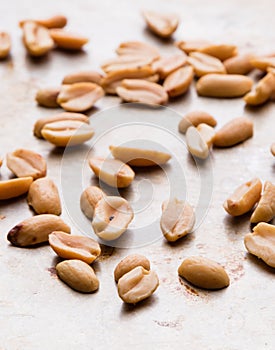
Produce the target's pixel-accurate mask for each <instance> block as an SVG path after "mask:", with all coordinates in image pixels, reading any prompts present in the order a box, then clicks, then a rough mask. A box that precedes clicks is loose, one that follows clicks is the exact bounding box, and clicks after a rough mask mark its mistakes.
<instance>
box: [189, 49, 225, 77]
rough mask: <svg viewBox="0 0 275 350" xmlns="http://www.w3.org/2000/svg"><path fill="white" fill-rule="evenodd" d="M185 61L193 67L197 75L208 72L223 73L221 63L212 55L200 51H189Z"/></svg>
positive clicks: (200, 75) (223, 69)
mask: <svg viewBox="0 0 275 350" xmlns="http://www.w3.org/2000/svg"><path fill="white" fill-rule="evenodd" d="M187 62H188V63H189V64H191V65H192V66H193V68H194V71H195V74H196V75H197V76H198V77H202V76H203V75H206V74H210V73H217V74H225V73H226V70H225V68H224V65H223V63H222V62H221V61H220V60H219V59H218V58H215V57H213V56H210V55H207V54H205V53H201V52H191V53H190V54H189V56H188V57H187Z"/></svg>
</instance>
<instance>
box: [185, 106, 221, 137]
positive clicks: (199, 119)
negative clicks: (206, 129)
mask: <svg viewBox="0 0 275 350" xmlns="http://www.w3.org/2000/svg"><path fill="white" fill-rule="evenodd" d="M202 123H204V124H207V125H209V126H212V127H215V126H216V125H217V121H216V119H215V118H214V117H212V115H210V114H208V113H206V112H203V111H193V112H189V113H187V114H186V115H185V116H184V117H183V118H182V119H181V121H180V123H179V132H181V133H182V134H185V133H186V131H187V129H188V128H189V126H195V127H196V126H198V125H199V124H202Z"/></svg>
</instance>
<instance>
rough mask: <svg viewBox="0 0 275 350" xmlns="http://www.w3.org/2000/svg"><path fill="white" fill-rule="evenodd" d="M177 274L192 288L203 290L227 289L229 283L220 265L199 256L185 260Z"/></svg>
mask: <svg viewBox="0 0 275 350" xmlns="http://www.w3.org/2000/svg"><path fill="white" fill-rule="evenodd" d="M178 273H179V275H180V276H181V277H183V278H184V279H186V280H187V281H188V282H190V283H192V284H193V285H194V286H196V287H199V288H204V289H221V288H225V287H228V286H229V283H230V280H229V277H228V275H227V273H226V271H225V269H224V268H223V267H222V266H221V265H220V264H218V263H216V262H215V261H213V260H210V259H207V258H203V257H201V256H192V257H190V258H187V259H185V260H184V261H183V262H182V263H181V265H180V266H179V268H178Z"/></svg>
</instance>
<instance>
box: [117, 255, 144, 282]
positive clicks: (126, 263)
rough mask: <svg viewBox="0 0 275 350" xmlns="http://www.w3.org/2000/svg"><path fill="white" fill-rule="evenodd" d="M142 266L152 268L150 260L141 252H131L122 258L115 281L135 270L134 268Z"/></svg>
mask: <svg viewBox="0 0 275 350" xmlns="http://www.w3.org/2000/svg"><path fill="white" fill-rule="evenodd" d="M138 266H142V267H143V268H144V269H145V270H147V271H149V270H150V261H149V260H148V259H147V258H146V257H145V256H144V255H141V254H131V255H128V256H126V257H125V258H124V259H122V260H121V261H120V262H119V263H118V264H117V266H116V268H115V271H114V277H115V281H116V282H118V281H119V279H120V278H121V277H122V276H123V275H125V274H126V273H128V272H129V271H131V270H133V269H134V268H136V267H138Z"/></svg>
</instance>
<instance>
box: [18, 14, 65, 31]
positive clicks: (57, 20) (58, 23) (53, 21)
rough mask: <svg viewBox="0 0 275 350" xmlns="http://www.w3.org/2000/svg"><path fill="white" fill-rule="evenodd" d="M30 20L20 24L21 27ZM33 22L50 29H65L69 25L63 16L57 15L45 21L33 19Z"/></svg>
mask: <svg viewBox="0 0 275 350" xmlns="http://www.w3.org/2000/svg"><path fill="white" fill-rule="evenodd" d="M28 21H29V20H23V21H20V22H19V25H20V27H22V26H23V25H24V23H25V22H28ZM31 21H32V22H36V23H38V24H40V25H41V26H44V27H46V28H48V29H52V28H63V27H65V25H66V24H67V18H66V17H65V16H62V15H55V16H52V17H49V18H45V19H33V20H31Z"/></svg>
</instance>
